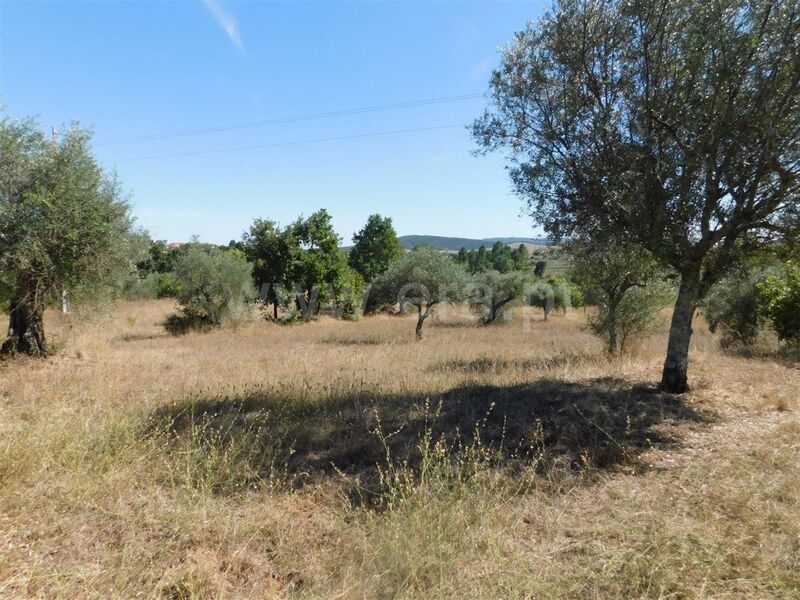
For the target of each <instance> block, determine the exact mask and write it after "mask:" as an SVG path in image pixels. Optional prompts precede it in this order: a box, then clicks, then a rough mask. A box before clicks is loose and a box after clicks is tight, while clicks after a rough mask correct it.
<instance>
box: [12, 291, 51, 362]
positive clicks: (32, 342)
mask: <svg viewBox="0 0 800 600" xmlns="http://www.w3.org/2000/svg"><path fill="white" fill-rule="evenodd" d="M2 351H3V352H4V353H8V352H24V353H25V354H30V355H31V356H45V355H46V354H47V346H46V345H45V339H44V302H43V301H41V300H40V299H38V298H37V297H35V296H34V297H33V298H31V297H27V298H25V299H22V300H19V299H17V300H15V301H14V302H12V303H11V317H10V319H9V323H8V339H7V340H6V342H5V343H4V344H3V347H2Z"/></svg>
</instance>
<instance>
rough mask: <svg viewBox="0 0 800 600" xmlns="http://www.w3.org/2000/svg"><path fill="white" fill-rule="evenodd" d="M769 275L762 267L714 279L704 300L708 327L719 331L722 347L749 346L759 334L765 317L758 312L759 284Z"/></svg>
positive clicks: (713, 330) (704, 311)
mask: <svg viewBox="0 0 800 600" xmlns="http://www.w3.org/2000/svg"><path fill="white" fill-rule="evenodd" d="M767 276H768V271H767V270H765V269H752V270H749V271H748V270H743V271H742V272H739V273H735V274H732V275H729V276H728V277H726V278H724V279H722V280H721V281H720V282H719V283H717V284H716V285H715V286H714V287H712V288H711V290H710V291H709V293H708V296H707V297H706V299H705V301H704V302H703V306H702V309H703V313H704V315H705V317H706V320H707V321H708V326H709V329H710V330H711V331H712V333H713V332H716V331H718V330H719V331H720V333H721V334H722V336H721V338H720V345H721V346H722V347H723V348H731V347H735V346H751V345H752V344H753V343H754V342H755V341H756V338H757V337H758V333H759V331H760V330H761V325H762V323H763V321H764V317H763V315H762V314H761V312H760V301H761V292H760V291H759V289H758V286H759V284H761V283H763V282H764V281H765V280H766V278H767Z"/></svg>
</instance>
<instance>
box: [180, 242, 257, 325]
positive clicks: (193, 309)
mask: <svg viewBox="0 0 800 600" xmlns="http://www.w3.org/2000/svg"><path fill="white" fill-rule="evenodd" d="M175 278H176V279H177V281H178V283H179V285H180V291H179V293H178V297H177V299H178V304H179V305H180V311H181V314H180V315H173V316H171V317H169V318H168V319H167V322H166V323H165V327H166V328H167V329H168V330H169V331H172V332H174V333H182V332H184V331H186V330H188V329H191V328H202V327H218V326H219V325H221V324H222V322H223V320H224V319H230V320H237V319H238V317H239V316H240V315H241V314H242V313H243V312H244V310H245V307H246V305H247V304H248V303H249V302H250V301H251V300H253V299H254V298H255V289H254V288H253V279H252V267H251V265H250V264H249V263H248V262H247V261H246V260H245V259H244V257H243V256H241V255H237V254H235V253H232V252H229V251H222V250H220V249H219V248H216V247H214V246H211V247H202V246H198V245H194V244H192V245H190V246H189V248H188V249H187V250H186V251H185V252H183V253H182V254H181V256H180V257H179V258H178V260H177V261H176V263H175Z"/></svg>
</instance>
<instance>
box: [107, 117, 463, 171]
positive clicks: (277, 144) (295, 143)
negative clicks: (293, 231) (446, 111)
mask: <svg viewBox="0 0 800 600" xmlns="http://www.w3.org/2000/svg"><path fill="white" fill-rule="evenodd" d="M457 127H458V128H463V127H464V125H463V124H459V125H437V126H434V127H415V128H413V129H395V130H392V131H377V132H373V133H360V134H355V135H342V136H338V137H327V138H316V139H311V140H297V141H291V142H275V143H272V144H255V145H252V146H236V147H233V148H215V149H213V150H197V151H193V152H175V153H172V154H154V155H150V156H134V157H130V158H120V159H118V160H116V161H109V162H131V161H137V160H153V159H157V158H177V157H180V156H199V155H202V154H217V153H220V152H235V151H237V150H258V149H261V148H278V147H280V146H298V145H301V144H318V143H320V142H338V141H344V140H356V139H361V138H370V137H379V136H384V135H396V134H401V133H417V132H420V131H438V130H442V129H455V128H457Z"/></svg>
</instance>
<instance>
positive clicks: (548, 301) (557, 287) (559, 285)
mask: <svg viewBox="0 0 800 600" xmlns="http://www.w3.org/2000/svg"><path fill="white" fill-rule="evenodd" d="M526 295H527V298H528V302H529V304H530V306H536V307H538V308H541V309H542V311H543V312H544V318H545V320H547V318H548V316H549V315H550V313H551V312H552V311H554V310H556V309H562V310H566V309H567V308H569V306H570V304H569V288H568V287H567V286H566V285H564V283H563V282H562V281H560V280H553V281H549V280H545V279H534V280H533V283H531V284H529V285H528V286H527V288H526Z"/></svg>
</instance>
